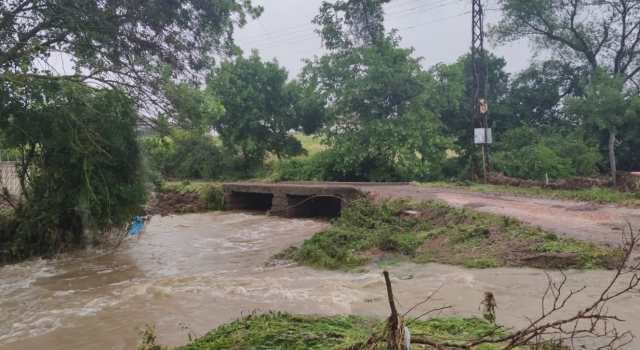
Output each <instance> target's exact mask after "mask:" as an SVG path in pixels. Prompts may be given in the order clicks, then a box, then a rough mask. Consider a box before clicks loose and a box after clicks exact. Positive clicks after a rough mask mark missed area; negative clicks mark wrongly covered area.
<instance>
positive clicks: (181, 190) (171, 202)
mask: <svg viewBox="0 0 640 350" xmlns="http://www.w3.org/2000/svg"><path fill="white" fill-rule="evenodd" d="M223 197H224V195H223V190H222V187H221V186H219V185H214V184H209V185H201V186H194V185H187V184H185V185H178V186H175V187H169V188H167V189H165V190H164V191H163V193H159V194H157V195H156V199H155V200H153V201H151V202H150V203H149V204H147V207H146V211H147V214H148V215H162V216H164V215H169V214H188V213H199V212H203V211H209V210H220V209H223V208H224V199H223Z"/></svg>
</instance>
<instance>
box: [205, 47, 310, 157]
mask: <svg viewBox="0 0 640 350" xmlns="http://www.w3.org/2000/svg"><path fill="white" fill-rule="evenodd" d="M287 76H288V73H287V71H286V70H285V69H284V68H281V67H280V66H279V65H278V62H277V61H273V62H262V60H261V59H260V57H259V56H258V52H257V51H254V52H253V53H252V55H251V56H250V57H249V58H243V57H238V58H237V59H236V60H235V61H234V62H223V63H222V64H221V66H220V68H218V69H216V71H215V75H214V76H212V77H211V78H210V80H209V88H210V89H211V91H213V92H214V93H215V95H216V96H217V97H218V98H219V99H220V101H221V103H222V104H223V105H224V108H225V113H224V114H223V115H221V116H220V117H219V118H217V120H216V121H215V122H214V126H215V130H216V131H217V132H218V133H219V134H220V138H221V139H222V142H223V144H224V146H225V147H226V148H227V149H229V150H232V152H233V153H235V154H237V155H238V156H239V157H241V158H242V159H244V161H245V163H246V164H247V165H248V166H249V165H261V164H262V162H263V160H264V158H265V155H266V154H267V152H271V153H273V154H275V155H276V156H277V157H278V158H283V157H288V156H296V155H300V154H303V153H304V152H305V150H304V149H303V148H302V146H301V144H300V141H298V140H297V139H296V138H294V137H293V136H292V135H291V134H290V132H291V131H295V130H298V129H300V128H301V124H302V123H301V118H300V117H299V115H298V114H296V111H297V110H296V108H294V106H295V105H296V103H297V101H298V96H297V95H296V94H297V93H299V91H300V90H299V87H298V85H297V84H295V83H293V84H287ZM305 103H307V102H306V101H305V102H302V104H305ZM308 103H310V104H311V105H312V106H309V105H308V104H305V105H304V106H303V107H300V108H304V107H309V108H310V109H314V110H315V108H316V107H317V105H314V104H313V102H308ZM308 113H309V115H312V116H314V117H315V116H317V115H316V114H315V113H314V112H311V111H309V112H308ZM311 128H312V127H311Z"/></svg>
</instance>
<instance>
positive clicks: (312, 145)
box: [294, 133, 327, 156]
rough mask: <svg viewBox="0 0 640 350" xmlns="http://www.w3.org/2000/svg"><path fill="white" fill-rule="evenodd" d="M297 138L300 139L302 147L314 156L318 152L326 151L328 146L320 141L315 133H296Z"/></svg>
mask: <svg viewBox="0 0 640 350" xmlns="http://www.w3.org/2000/svg"><path fill="white" fill-rule="evenodd" d="M294 136H295V138H296V139H298V140H299V141H300V143H301V144H302V147H303V148H304V149H306V150H307V152H309V155H310V156H312V155H314V154H317V153H318V152H321V151H324V150H325V149H327V147H326V146H325V145H323V144H321V143H320V139H319V138H317V137H316V136H313V135H304V134H301V133H296V134H294Z"/></svg>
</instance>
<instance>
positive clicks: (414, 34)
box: [235, 0, 531, 78]
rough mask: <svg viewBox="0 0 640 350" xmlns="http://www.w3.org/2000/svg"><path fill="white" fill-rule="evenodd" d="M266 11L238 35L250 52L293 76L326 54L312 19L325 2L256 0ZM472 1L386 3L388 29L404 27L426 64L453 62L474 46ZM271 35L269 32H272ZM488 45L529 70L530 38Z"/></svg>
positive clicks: (512, 65) (511, 64)
mask: <svg viewBox="0 0 640 350" xmlns="http://www.w3.org/2000/svg"><path fill="white" fill-rule="evenodd" d="M253 3H254V4H256V5H261V6H263V7H264V9H265V11H264V13H263V15H262V17H260V19H259V20H256V21H252V22H250V23H248V24H247V25H246V26H245V28H242V29H240V30H239V31H238V32H237V33H236V35H235V38H236V41H237V44H238V45H240V47H242V48H243V50H245V53H246V54H248V53H250V51H251V49H252V48H256V49H258V50H259V51H260V56H261V57H262V58H263V59H268V60H270V59H272V58H274V57H276V58H277V59H278V61H279V62H280V64H281V65H284V66H285V67H286V68H287V69H288V70H289V73H290V74H289V75H290V77H291V78H293V77H294V76H295V75H297V74H298V72H299V71H300V69H301V68H302V66H303V64H302V62H301V61H300V60H301V59H302V58H310V57H313V55H322V54H323V52H324V50H323V49H321V48H320V46H321V45H320V38H319V37H318V35H317V34H315V33H314V31H313V30H314V27H313V25H312V24H311V20H312V19H313V17H314V16H316V15H317V14H318V8H319V7H320V5H321V4H322V0H253ZM494 3H495V0H486V3H485V4H484V6H485V8H495V7H496V6H495V5H492V4H494ZM469 11H471V3H470V0H393V1H392V2H391V3H389V4H387V5H386V6H385V12H386V21H385V26H386V29H387V30H390V29H392V28H396V29H399V32H398V34H399V35H400V36H401V37H402V42H401V45H402V46H403V47H410V46H413V47H414V48H415V55H416V56H422V57H423V58H424V60H423V62H422V64H423V66H424V67H425V68H426V67H429V66H432V65H434V64H436V63H439V62H445V63H451V62H454V61H455V60H456V59H457V58H458V57H460V56H461V55H463V54H464V53H465V52H467V51H468V50H469V47H470V44H471V13H466V12H469ZM499 16H500V14H499V12H498V11H487V12H486V16H485V27H486V24H489V23H495V22H497V21H498V20H499V19H500V17H499ZM267 33H268V34H267ZM485 46H486V47H487V48H488V49H490V50H491V51H492V52H494V53H495V54H497V55H499V56H502V57H504V58H505V59H506V61H507V71H509V72H511V73H514V72H517V71H520V70H522V69H523V68H526V67H527V66H528V65H529V63H530V60H531V53H530V49H529V47H528V46H527V44H526V43H525V42H521V43H516V44H508V45H506V46H502V47H499V48H492V47H490V46H489V45H488V43H485Z"/></svg>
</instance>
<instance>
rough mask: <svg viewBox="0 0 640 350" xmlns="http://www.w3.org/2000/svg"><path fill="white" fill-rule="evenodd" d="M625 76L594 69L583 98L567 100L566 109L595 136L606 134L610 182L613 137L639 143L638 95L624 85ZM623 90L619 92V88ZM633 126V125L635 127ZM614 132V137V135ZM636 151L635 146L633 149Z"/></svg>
mask: <svg viewBox="0 0 640 350" xmlns="http://www.w3.org/2000/svg"><path fill="white" fill-rule="evenodd" d="M624 80H625V79H624V78H623V77H621V76H614V77H610V76H609V75H608V74H607V73H606V72H604V71H602V70H597V71H596V72H595V74H594V75H593V77H592V79H591V81H590V82H589V83H588V85H587V88H586V90H585V96H584V97H582V98H572V99H568V100H567V101H566V107H565V112H566V113H567V114H568V115H570V116H572V117H573V118H574V119H575V123H580V124H583V125H584V126H585V128H586V129H587V130H588V131H590V132H591V133H593V134H595V136H596V137H598V138H601V137H602V136H603V133H604V134H606V135H608V139H609V140H608V147H607V149H608V150H609V165H610V168H611V177H612V179H613V183H614V185H615V183H616V169H617V167H616V156H615V152H614V149H615V145H616V138H618V139H619V141H620V142H625V141H626V142H627V143H631V144H635V145H638V142H637V141H636V140H637V136H638V135H639V134H638V131H639V130H638V128H637V125H638V122H637V120H638V118H640V97H638V94H637V93H636V92H635V91H630V90H628V89H624ZM621 91H622V92H621ZM634 126H635V128H634ZM616 135H617V137H616ZM632 152H633V153H637V148H636V149H635V150H632Z"/></svg>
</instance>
